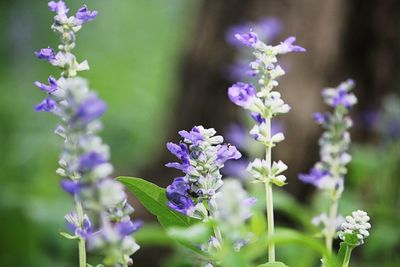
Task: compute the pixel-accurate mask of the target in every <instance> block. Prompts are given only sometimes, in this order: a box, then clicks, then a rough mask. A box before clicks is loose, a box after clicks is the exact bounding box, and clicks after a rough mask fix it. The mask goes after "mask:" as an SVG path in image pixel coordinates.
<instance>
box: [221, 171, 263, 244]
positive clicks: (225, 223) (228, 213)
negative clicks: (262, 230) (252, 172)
mask: <svg viewBox="0 0 400 267" xmlns="http://www.w3.org/2000/svg"><path fill="white" fill-rule="evenodd" d="M255 202H256V199H255V198H253V197H249V196H248V194H247V192H246V190H244V189H243V187H242V185H241V184H240V182H239V181H238V180H236V179H226V180H224V185H223V186H222V188H221V190H220V195H218V197H217V198H216V206H217V210H216V212H215V218H216V220H217V223H218V226H219V228H220V229H221V232H222V234H225V235H224V236H225V237H226V238H228V239H229V241H230V242H231V243H232V244H233V245H234V248H235V249H236V250H239V249H240V248H241V247H242V246H243V245H245V244H246V243H247V241H248V239H249V237H250V236H249V233H248V232H247V231H246V229H245V222H246V220H247V219H248V218H250V216H251V206H252V205H253V204H254V203H255Z"/></svg>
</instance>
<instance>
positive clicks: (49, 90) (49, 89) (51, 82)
mask: <svg viewBox="0 0 400 267" xmlns="http://www.w3.org/2000/svg"><path fill="white" fill-rule="evenodd" d="M48 81H49V84H48V85H47V84H44V83H41V82H38V81H36V82H35V85H36V86H37V87H39V88H40V89H42V90H43V91H45V92H46V93H53V92H54V91H56V90H57V89H58V86H57V80H56V79H55V78H54V77H53V76H50V77H49V79H48Z"/></svg>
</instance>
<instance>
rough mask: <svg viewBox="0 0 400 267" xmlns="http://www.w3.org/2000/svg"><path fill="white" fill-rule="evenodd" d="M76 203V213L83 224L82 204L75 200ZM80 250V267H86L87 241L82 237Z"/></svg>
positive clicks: (79, 245)
mask: <svg viewBox="0 0 400 267" xmlns="http://www.w3.org/2000/svg"><path fill="white" fill-rule="evenodd" d="M75 202H76V212H77V214H78V219H79V222H80V223H81V224H82V222H83V208H82V203H81V202H80V201H79V200H77V199H75ZM78 248H79V267H86V240H85V239H84V238H82V237H80V238H79V243H78Z"/></svg>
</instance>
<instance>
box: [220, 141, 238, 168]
mask: <svg viewBox="0 0 400 267" xmlns="http://www.w3.org/2000/svg"><path fill="white" fill-rule="evenodd" d="M241 156H242V154H240V152H239V151H238V150H237V149H236V147H235V146H232V145H221V146H220V148H219V149H218V152H217V163H218V164H221V165H223V164H224V163H225V161H227V160H230V159H239V158H240V157H241Z"/></svg>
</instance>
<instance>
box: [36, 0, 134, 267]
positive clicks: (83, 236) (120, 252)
mask: <svg viewBox="0 0 400 267" xmlns="http://www.w3.org/2000/svg"><path fill="white" fill-rule="evenodd" d="M48 6H49V9H50V10H51V11H53V12H55V13H56V15H55V17H54V23H53V25H52V29H53V30H54V31H55V32H56V33H58V34H59V35H60V36H61V44H60V45H59V46H58V48H59V51H58V52H57V53H55V52H54V50H53V49H51V48H43V49H41V50H39V51H37V52H36V56H37V57H38V58H39V59H43V60H46V61H48V62H50V64H52V65H54V66H57V67H60V68H61V69H62V73H61V75H62V77H60V78H59V79H56V78H54V77H52V76H50V77H49V78H48V84H43V83H40V82H35V85H36V86H37V87H39V88H40V89H41V90H43V91H44V92H45V93H46V94H47V97H46V98H45V100H43V101H42V102H41V103H40V104H39V105H37V106H36V108H35V109H36V111H46V112H51V113H52V114H54V115H56V116H58V117H59V118H60V119H61V121H62V122H61V124H60V125H59V126H58V127H57V128H56V130H55V133H56V134H57V135H58V136H60V137H61V138H62V139H63V152H62V154H61V156H60V160H59V168H58V169H57V174H59V175H60V176H61V177H63V180H62V182H61V186H62V188H63V189H64V190H65V191H66V192H68V193H69V194H71V195H72V196H73V198H74V201H75V204H76V211H72V212H70V213H68V214H67V215H66V216H65V219H66V221H67V224H68V228H69V229H70V230H71V232H72V233H73V235H72V236H70V235H69V237H70V238H76V239H79V240H80V242H82V243H83V245H85V243H88V245H89V248H92V249H98V250H100V251H102V253H103V254H104V255H105V260H104V262H105V263H106V264H107V265H112V266H116V265H118V266H127V265H128V264H130V263H131V262H132V261H131V259H130V257H129V256H130V255H131V254H133V253H134V252H135V251H136V250H137V249H138V248H139V246H138V245H137V244H136V243H135V241H134V239H133V237H132V236H131V234H132V233H133V232H135V231H136V230H137V229H138V228H139V226H140V223H139V222H135V223H134V222H132V221H131V220H130V214H132V212H133V208H132V207H131V206H130V205H129V204H128V203H127V198H126V195H125V193H124V191H123V187H122V185H121V184H119V183H118V182H116V181H115V180H113V179H112V178H111V174H112V171H113V167H112V165H111V164H110V163H109V160H110V153H109V147H108V146H107V145H106V144H104V143H103V141H102V139H101V138H100V137H99V136H98V135H97V133H98V131H99V130H100V129H101V128H102V125H101V122H100V120H99V118H100V117H101V115H102V114H103V113H104V112H105V110H106V104H105V103H104V102H103V101H102V100H101V99H100V98H99V97H98V96H97V94H96V93H95V92H94V91H91V90H90V89H89V86H88V83H87V81H86V80H85V79H83V78H80V77H76V75H77V72H78V71H82V70H87V69H88V68H89V66H88V63H87V61H83V62H82V63H78V62H77V60H76V58H75V56H74V55H73V54H72V53H71V49H73V48H74V47H75V34H76V32H77V31H79V30H80V29H81V27H82V25H83V24H84V23H86V22H88V21H90V20H93V19H94V18H95V17H96V15H97V11H90V10H88V9H87V7H86V6H83V7H82V8H80V9H79V10H78V12H76V14H75V15H74V16H68V12H69V9H68V8H67V7H66V5H65V3H64V2H63V1H58V2H54V1H51V2H49V4H48ZM80 253H83V251H80ZM81 263H82V262H81Z"/></svg>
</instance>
